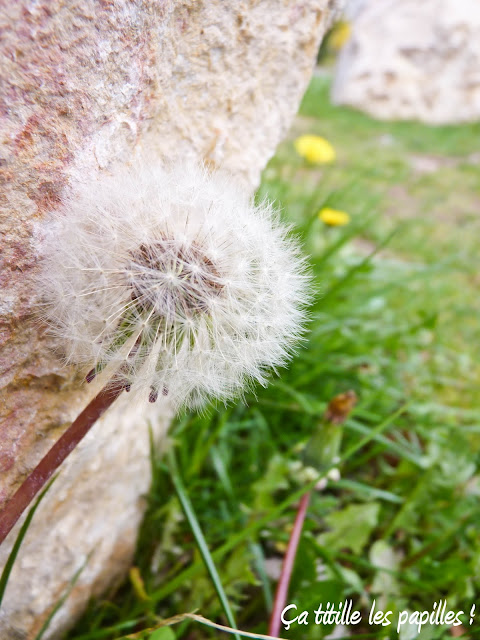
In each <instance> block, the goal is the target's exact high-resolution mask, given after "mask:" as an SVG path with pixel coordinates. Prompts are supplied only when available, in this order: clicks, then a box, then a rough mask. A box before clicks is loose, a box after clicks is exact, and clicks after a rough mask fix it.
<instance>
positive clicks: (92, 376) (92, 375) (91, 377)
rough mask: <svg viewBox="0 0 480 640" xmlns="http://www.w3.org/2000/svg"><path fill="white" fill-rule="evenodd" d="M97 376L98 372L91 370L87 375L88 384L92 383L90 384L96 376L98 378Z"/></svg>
mask: <svg viewBox="0 0 480 640" xmlns="http://www.w3.org/2000/svg"><path fill="white" fill-rule="evenodd" d="M96 375H97V372H96V371H95V369H92V370H91V371H89V372H88V373H87V375H86V376H85V380H86V381H87V382H88V383H90V382H91V381H92V380H93V379H94V378H95V376H96Z"/></svg>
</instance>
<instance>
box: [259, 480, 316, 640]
mask: <svg viewBox="0 0 480 640" xmlns="http://www.w3.org/2000/svg"><path fill="white" fill-rule="evenodd" d="M309 502H310V491H308V492H307V493H304V494H303V496H302V497H301V499H300V504H299V505H298V511H297V516H296V518H295V524H294V525H293V529H292V533H291V535H290V540H289V541H288V547H287V553H286V554H285V558H284V560H283V564H282V572H281V574H280V580H279V581H278V585H277V591H276V593H275V601H274V603H273V611H272V616H271V618H270V625H269V628H268V635H269V636H273V637H275V638H277V637H278V635H279V633H280V622H281V615H282V611H283V610H284V608H285V603H286V601H287V595H288V587H289V585H290V578H291V576H292V570H293V565H294V563H295V556H296V555H297V549H298V543H299V542H300V536H301V535H302V529H303V523H304V522H305V516H306V514H307V509H308V503H309Z"/></svg>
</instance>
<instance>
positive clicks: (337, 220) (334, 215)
mask: <svg viewBox="0 0 480 640" xmlns="http://www.w3.org/2000/svg"><path fill="white" fill-rule="evenodd" d="M318 217H319V218H320V220H321V221H322V222H324V223H325V224H327V225H328V226H330V227H343V226H345V225H346V224H348V223H349V222H350V219H351V218H350V216H349V214H348V213H346V212H345V211H339V210H338V209H330V208H329V207H324V208H323V209H321V210H320V211H319V212H318Z"/></svg>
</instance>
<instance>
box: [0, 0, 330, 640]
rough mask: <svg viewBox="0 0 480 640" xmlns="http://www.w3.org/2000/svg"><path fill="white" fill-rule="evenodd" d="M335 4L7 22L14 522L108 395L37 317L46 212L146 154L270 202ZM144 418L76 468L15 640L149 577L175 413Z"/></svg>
mask: <svg viewBox="0 0 480 640" xmlns="http://www.w3.org/2000/svg"><path fill="white" fill-rule="evenodd" d="M330 3H332V2H331V0H303V1H293V0H262V2H259V1H258V0H250V1H247V0H244V1H240V2H224V1H223V0H195V1H194V0H190V1H188V0H178V1H174V0H163V1H153V0H136V1H135V2H131V1H130V0H117V1H116V2H109V1H106V0H105V1H104V0H81V1H80V0H78V1H76V0H68V1H65V0H49V1H48V2H47V1H46V0H45V1H44V2H42V1H41V0H40V1H39V0H35V1H34V0H30V1H28V0H19V1H18V2H4V3H1V4H0V30H1V36H2V39H1V45H0V55H1V57H0V71H1V74H0V75H1V87H0V96H1V102H0V118H1V125H2V137H1V141H2V147H1V150H0V171H1V174H2V179H3V185H4V186H3V189H2V196H1V197H2V212H1V215H0V234H1V251H0V287H1V295H0V504H1V503H3V502H5V500H7V499H8V497H9V496H10V495H11V494H12V493H13V491H14V490H15V489H16V488H17V487H18V485H19V484H20V482H21V481H22V479H23V478H24V477H25V476H26V474H27V473H28V472H29V470H31V469H32V468H33V466H34V465H35V464H36V463H37V462H38V460H39V459H40V458H41V457H42V455H43V454H44V453H45V452H46V450H47V449H48V448H49V447H50V446H51V444H52V443H53V442H54V441H55V440H56V439H57V438H58V437H59V436H60V434H61V433H62V432H63V431H64V430H65V428H66V427H67V426H68V424H69V422H70V421H71V420H72V419H73V417H74V416H75V415H76V414H78V412H79V411H80V409H81V408H82V407H83V406H84V405H85V404H86V402H87V401H88V399H89V397H91V396H92V394H93V393H94V392H95V391H96V389H94V388H92V389H91V388H85V386H84V385H82V383H81V379H80V376H79V374H76V373H75V372H74V371H73V370H72V369H70V368H64V367H62V365H61V364H60V362H59V360H58V359H57V356H55V355H54V354H53V353H52V351H51V350H50V349H49V343H48V340H47V338H46V337H45V335H44V332H43V328H42V327H41V326H40V325H39V323H38V321H37V320H36V317H35V304H36V302H37V297H36V291H35V288H34V286H33V281H34V276H35V273H36V270H37V268H38V256H39V250H40V244H41V236H42V224H44V223H43V220H44V219H45V214H46V212H47V211H48V210H49V209H50V208H52V207H54V206H55V204H56V203H57V202H58V200H59V197H60V194H61V191H62V189H63V188H64V186H65V185H67V184H68V183H74V182H75V181H76V180H80V179H82V180H85V179H87V180H90V179H91V180H95V177H96V175H98V173H99V172H102V171H109V170H110V169H111V168H112V166H114V165H115V163H122V162H127V161H130V160H131V158H132V157H134V154H135V152H136V151H137V150H139V149H142V150H148V152H149V153H150V154H154V155H156V157H158V159H159V161H162V160H168V161H175V160H176V161H182V160H183V159H185V158H187V157H195V158H199V159H203V160H204V161H205V162H207V163H209V164H211V165H212V166H217V165H218V166H222V167H224V168H227V169H230V170H232V172H234V173H236V174H237V175H238V176H239V177H240V178H242V179H243V180H244V182H245V185H246V187H247V188H249V189H253V188H254V187H255V186H256V185H257V184H258V181H259V175H260V171H261V170H262V168H263V167H264V165H265V163H266V161H267V160H268V158H269V157H270V156H271V155H272V153H273V151H274V149H275V147H276V145H277V143H278V142H279V140H280V139H281V137H282V135H284V133H285V131H286V129H287V127H288V125H289V123H290V121H291V118H292V117H293V115H294V113H295V111H296V109H297V107H298V103H299V100H300V98H301V96H302V93H303V92H304V90H305V88H306V85H307V82H308V79H309V76H310V73H311V70H312V66H313V62H314V59H315V54H316V52H317V48H318V45H319V41H320V39H321V36H322V34H323V30H324V28H325V24H326V23H327V20H328V16H329V10H330V7H329V4H330ZM332 4H333V3H332ZM124 395H125V394H124ZM127 401H128V396H126V397H125V398H121V399H120V400H118V401H117V403H116V404H115V405H114V407H113V408H112V409H110V410H109V412H108V413H107V415H106V416H105V417H104V418H103V419H102V420H101V421H100V422H99V423H98V424H97V425H96V426H95V427H94V429H93V430H92V432H91V433H90V434H89V435H88V436H87V438H86V439H85V441H84V442H83V443H82V444H81V445H80V446H79V447H78V448H77V450H76V451H75V452H74V453H73V454H72V455H71V457H70V458H69V459H68V460H67V461H66V463H65V464H64V465H63V468H62V473H61V475H60V477H59V478H58V479H57V480H56V482H55V484H54V485H53V487H52V489H51V490H50V492H49V494H47V497H46V499H45V500H44V502H43V503H42V505H41V507H40V508H39V510H38V512H37V514H36V515H35V519H34V521H33V525H32V526H31V528H30V530H29V532H28V535H27V538H26V539H25V541H24V544H23V546H22V549H21V552H20V555H19V557H18V560H17V563H16V565H15V567H14V570H13V573H12V576H11V579H10V582H9V585H8V588H7V592H6V596H5V600H4V606H3V609H2V613H1V614H0V638H2V639H5V640H6V639H8V640H25V639H30V638H33V637H35V634H36V632H38V630H39V628H40V627H41V625H42V623H43V621H44V620H45V618H46V617H47V616H48V614H49V611H50V610H51V608H52V606H53V604H54V603H55V602H56V601H57V599H58V598H59V596H60V595H61V594H62V593H63V591H64V589H65V587H66V586H67V585H68V583H69V581H70V580H71V578H72V576H73V575H74V574H75V572H76V571H77V570H78V569H79V567H81V566H82V565H83V564H84V563H85V562H86V566H85V569H84V571H83V572H82V574H81V577H80V579H79V581H78V583H77V585H76V587H75V588H74V590H73V592H72V594H71V595H70V597H69V598H68V600H67V603H66V605H65V606H64V607H63V608H62V609H61V611H60V612H59V613H57V614H56V616H55V618H54V621H53V623H52V625H51V627H50V631H49V632H48V633H49V634H50V635H48V634H47V635H45V636H44V638H45V639H47V638H53V637H57V636H58V634H59V633H60V631H61V630H62V629H64V628H66V627H68V625H69V624H71V623H72V621H73V619H74V618H75V616H77V615H78V614H79V612H81V610H82V608H83V606H84V604H85V602H86V600H87V599H88V597H89V596H90V595H91V594H96V593H99V592H101V591H102V590H104V589H105V588H106V587H107V586H108V585H111V584H112V582H114V581H115V580H116V579H118V578H119V577H120V576H121V575H122V574H123V573H124V571H125V568H126V566H127V565H128V563H129V561H130V560H131V556H132V553H133V549H134V546H135V540H136V532H137V528H138V524H139V521H140V519H141V516H142V512H143V501H142V495H143V494H144V493H145V492H146V491H147V490H148V486H149V468H148V455H147V453H148V451H147V450H148V444H147V443H148V438H147V428H146V418H148V417H149V418H151V420H152V423H153V426H154V430H155V433H156V435H157V437H160V436H161V434H162V433H164V431H165V427H166V424H167V422H168V419H169V417H170V410H169V408H168V406H166V405H163V406H157V407H153V408H151V409H150V414H151V415H150V416H149V415H147V409H146V408H145V407H131V406H129V405H126V402H127ZM152 412H153V413H152ZM17 530H18V527H17ZM15 535H16V530H14V531H13V532H12V533H11V534H10V536H9V538H8V539H7V541H6V542H5V544H4V545H3V546H2V548H1V550H0V564H2V563H3V562H4V561H5V558H6V556H7V553H8V551H9V549H10V547H11V544H12V542H13V539H14V537H15ZM90 552H92V555H91V556H90V558H89V559H88V561H87V557H88V554H89V553H90Z"/></svg>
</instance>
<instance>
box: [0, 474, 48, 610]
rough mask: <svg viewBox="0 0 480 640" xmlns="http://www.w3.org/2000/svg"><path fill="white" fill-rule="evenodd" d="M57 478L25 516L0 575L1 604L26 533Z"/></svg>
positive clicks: (44, 490)
mask: <svg viewBox="0 0 480 640" xmlns="http://www.w3.org/2000/svg"><path fill="white" fill-rule="evenodd" d="M56 478H57V476H56V475H55V476H53V478H52V479H51V480H50V482H49V483H48V484H47V486H46V487H45V488H44V489H43V491H42V492H41V493H40V495H39V496H38V498H37V499H36V500H35V502H34V504H33V507H32V508H31V509H30V511H29V512H28V515H27V517H26V518H25V522H24V523H23V524H22V526H21V527H20V531H19V532H18V536H17V539H16V540H15V543H14V545H13V547H12V550H11V551H10V554H9V556H8V559H7V562H6V564H5V567H4V568H3V571H2V575H1V577H0V606H1V604H2V600H3V596H4V594H5V589H6V587H7V582H8V578H9V577H10V573H11V571H12V568H13V565H14V563H15V559H16V557H17V555H18V552H19V550H20V547H21V545H22V542H23V539H24V538H25V535H26V533H27V531H28V528H29V526H30V523H31V522H32V518H33V516H34V515H35V511H36V510H37V508H38V506H39V504H40V502H41V501H42V500H43V498H44V496H45V494H46V493H47V491H48V490H49V489H50V487H51V486H52V484H53V483H54V482H55V480H56Z"/></svg>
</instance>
